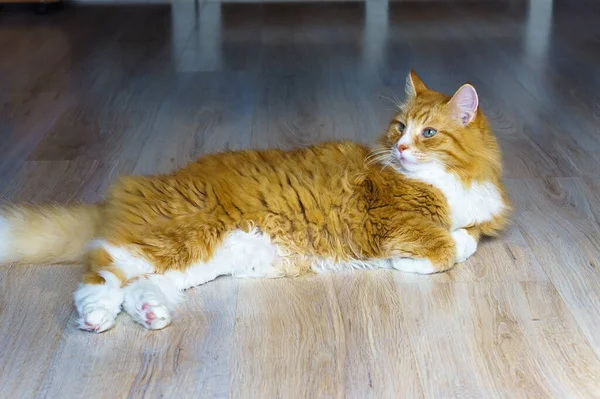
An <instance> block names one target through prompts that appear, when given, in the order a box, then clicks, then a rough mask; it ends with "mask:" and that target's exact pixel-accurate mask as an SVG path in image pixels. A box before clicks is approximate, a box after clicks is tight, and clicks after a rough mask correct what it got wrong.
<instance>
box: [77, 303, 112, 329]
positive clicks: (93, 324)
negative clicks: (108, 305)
mask: <svg viewBox="0 0 600 399" xmlns="http://www.w3.org/2000/svg"><path fill="white" fill-rule="evenodd" d="M116 318H117V315H116V314H115V313H114V312H111V311H110V310H108V309H104V308H95V309H93V308H91V309H86V310H85V311H84V313H82V314H81V315H80V316H79V319H78V320H77V325H78V327H79V328H80V329H81V330H84V331H90V332H96V333H101V332H104V331H106V330H108V329H109V328H111V327H112V326H114V325H115V319H116Z"/></svg>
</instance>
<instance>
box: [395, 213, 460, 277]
mask: <svg viewBox="0 0 600 399" xmlns="http://www.w3.org/2000/svg"><path fill="white" fill-rule="evenodd" d="M385 251H386V252H387V257H388V258H389V259H390V261H391V266H392V267H393V268H394V269H397V270H400V271H404V272H407V273H417V274H432V273H439V272H443V271H446V270H448V269H450V268H451V267H452V266H453V265H454V264H455V260H456V245H455V243H454V239H453V238H452V236H451V235H450V232H448V231H447V230H446V229H444V228H443V227H441V226H439V225H436V224H433V223H424V222H422V221H420V222H419V223H415V224H414V225H413V226H410V225H406V226H404V227H403V229H402V230H400V231H398V232H397V234H395V235H394V236H393V238H389V239H388V240H387V242H386V243H385Z"/></svg>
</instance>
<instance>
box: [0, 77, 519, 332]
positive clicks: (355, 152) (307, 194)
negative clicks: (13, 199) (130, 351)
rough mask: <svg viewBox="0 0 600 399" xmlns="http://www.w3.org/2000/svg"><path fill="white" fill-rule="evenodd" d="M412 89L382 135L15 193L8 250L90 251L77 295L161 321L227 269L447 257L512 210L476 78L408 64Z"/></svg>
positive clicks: (280, 270)
mask: <svg viewBox="0 0 600 399" xmlns="http://www.w3.org/2000/svg"><path fill="white" fill-rule="evenodd" d="M406 92H407V99H406V102H405V104H403V105H402V106H401V108H400V110H399V111H398V114H397V115H396V116H395V117H394V119H393V120H392V122H391V123H390V124H389V126H388V128H387V131H386V132H384V134H382V136H381V138H380V140H379V144H378V145H377V146H376V147H375V148H374V149H373V148H367V147H365V146H363V145H359V144H356V143H352V142H347V141H342V142H330V143H323V144H318V145H314V146H311V147H307V148H301V149H295V150H292V151H287V152H285V151H280V150H264V151H250V150H246V151H238V152H226V153H220V154H213V155H207V156H204V157H202V158H200V159H199V160H198V161H196V162H194V163H192V164H190V165H188V166H186V167H184V168H183V169H180V170H178V171H175V172H173V173H171V174H167V175H159V176H153V177H142V176H135V177H124V178H121V179H120V181H119V182H117V183H116V184H114V185H113V186H112V187H111V188H110V190H109V192H108V194H107V196H106V199H105V200H104V201H103V202H102V203H100V204H95V205H78V206H71V207H53V206H35V207H34V206H25V205H13V206H8V207H6V208H5V209H3V210H2V212H1V213H0V262H3V263H10V262H19V263H56V262H81V261H82V260H83V261H84V262H85V264H86V266H87V270H88V271H87V273H86V274H85V276H84V277H83V281H82V283H81V284H80V286H79V287H78V289H77V291H76V292H75V294H74V299H75V306H76V308H77V311H78V314H79V326H80V328H81V329H83V330H88V331H95V332H102V331H105V330H107V329H109V328H111V327H112V326H113V325H114V323H115V318H116V316H117V314H118V313H119V312H120V311H121V309H124V310H125V311H126V312H127V313H129V314H130V315H131V316H132V317H133V319H134V320H135V321H137V322H138V323H140V324H141V325H143V326H144V327H146V328H149V329H161V328H164V327H166V326H167V325H168V324H169V323H170V322H171V314H172V312H173V310H174V308H175V306H176V305H177V304H178V303H179V302H180V301H181V300H182V296H183V294H182V291H183V290H185V289H188V288H190V287H193V286H196V285H199V284H203V283H206V282H208V281H210V280H213V279H215V278H216V277H218V276H222V275H233V276H239V277H283V276H299V275H302V274H304V273H307V272H317V273H321V272H328V271H336V270H343V269H352V268H360V269H373V268H393V269H398V270H402V271H405V272H413V273H422V274H428V273H437V272H442V271H445V270H448V269H450V268H451V267H453V265H455V264H456V263H459V262H462V261H464V260H465V259H467V258H469V257H470V256H471V255H473V253H475V251H476V249H477V244H478V241H479V238H480V236H482V235H487V236H495V235H497V234H498V233H499V232H500V231H501V230H502V228H503V227H504V226H505V224H506V221H507V216H508V213H509V211H510V205H509V201H508V199H507V197H506V195H505V189H504V187H503V186H502V183H501V175H502V165H501V154H500V151H499V149H498V146H497V144H496V140H495V138H494V136H493V134H492V132H491V131H490V129H489V127H488V123H487V121H486V118H485V116H484V115H483V114H482V112H481V111H480V109H479V106H478V96H477V92H476V91H475V89H474V88H473V87H472V86H471V85H469V84H465V85H464V86H462V87H461V88H460V89H458V91H457V92H456V93H455V94H454V96H452V97H447V96H445V95H443V94H441V93H438V92H436V91H433V90H430V89H428V88H427V87H426V86H425V84H424V83H423V82H422V81H421V80H420V79H419V77H418V76H417V75H416V74H415V73H414V72H413V71H411V72H410V74H409V76H408V79H407V85H406Z"/></svg>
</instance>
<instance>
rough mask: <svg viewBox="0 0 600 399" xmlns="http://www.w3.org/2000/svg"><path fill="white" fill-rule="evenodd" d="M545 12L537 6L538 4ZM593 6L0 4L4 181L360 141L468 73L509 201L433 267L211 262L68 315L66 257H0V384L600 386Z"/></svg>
mask: <svg viewBox="0 0 600 399" xmlns="http://www.w3.org/2000/svg"><path fill="white" fill-rule="evenodd" d="M549 5H551V7H552V9H550V12H549V13H548V7H549ZM598 18H600V5H598V4H596V3H594V2H589V1H588V2H586V1H569V2H553V4H552V3H551V2H538V1H530V2H520V1H508V2H506V1H503V2H498V1H489V2H462V1H448V2H435V3H434V4H431V3H430V2H424V1H423V2H405V1H391V2H386V1H375V2H346V1H335V2H320V1H317V2H302V3H298V2H264V3H260V2H259V3H257V2H242V1H235V2H220V1H208V2H197V3H193V2H173V4H171V5H165V4H138V5H133V4H129V5H108V4H106V5H95V6H91V5H90V6H77V5H76V6H72V7H68V8H66V9H65V10H64V11H62V12H59V13H53V14H51V15H48V16H45V17H43V18H42V19H40V18H39V16H33V15H29V14H27V13H22V12H19V11H18V10H17V11H15V10H12V9H11V10H10V12H3V14H2V23H1V24H0V54H2V55H3V56H1V57H0V199H1V200H3V201H4V200H10V201H45V202H49V201H50V202H53V201H57V202H69V201H75V200H84V201H99V200H101V198H102V195H103V193H104V192H105V190H106V188H107V186H108V185H109V184H110V183H111V182H112V181H114V179H115V178H116V177H117V176H118V175H119V174H122V173H132V172H133V173H139V174H150V173H162V172H168V171H169V170H171V169H172V168H176V167H180V166H182V165H184V164H185V163H187V162H188V161H190V160H192V159H194V158H196V157H198V156H201V155H202V154H205V153H208V152H213V151H220V150H227V149H240V148H246V147H254V148H262V147H273V146H277V147H282V148H290V147H293V146H297V145H304V144H312V143H314V142H318V141H322V140H330V139H342V138H344V139H352V140H358V141H362V142H369V141H370V140H372V139H373V138H374V137H375V136H376V135H377V134H378V133H379V132H380V131H381V129H383V128H384V127H385V125H386V124H387V122H388V119H389V117H390V116H391V115H392V113H393V111H394V108H395V107H396V105H395V104H394V102H395V101H397V98H396V97H397V96H400V97H401V96H402V92H403V90H404V81H405V76H406V72H407V71H408V69H409V68H410V67H415V68H416V69H417V71H418V72H419V74H420V75H422V77H423V78H424V79H425V81H426V82H427V83H428V84H429V85H431V86H432V87H434V88H436V89H441V90H443V91H446V92H448V93H450V92H451V91H453V90H455V89H456V88H457V87H458V86H459V85H461V84H462V83H464V82H465V81H470V82H472V83H473V84H474V85H475V86H476V87H477V89H478V92H479V94H480V97H481V105H482V107H483V109H484V110H485V111H486V113H487V114H488V115H489V118H490V121H491V124H492V126H493V128H494V130H495V132H496V134H497V136H498V139H499V141H500V143H501V146H502V149H503V152H504V158H505V164H506V183H507V186H508V188H509V191H510V193H509V194H510V197H511V198H512V200H513V201H514V204H515V206H516V212H515V215H514V217H513V221H512V224H511V226H510V228H509V229H508V230H507V231H506V232H505V234H503V235H502V237H500V238H498V239H494V240H486V241H484V242H482V243H481V245H480V247H479V250H478V252H477V254H476V255H475V256H474V257H473V258H471V259H469V260H468V261H467V262H466V263H464V264H462V265H459V266H458V267H456V268H455V269H453V270H451V271H450V272H448V273H444V274H439V275H434V276H417V275H411V274H403V273H400V272H392V271H376V272H350V273H341V274H336V275H333V274H331V275H322V276H307V277H303V278H300V279H276V280H235V279H229V278H220V279H217V280H216V281H214V282H211V283H210V284H207V285H205V286H202V287H198V288H195V289H193V290H190V291H189V292H188V293H187V294H186V296H187V299H186V301H185V303H184V304H182V305H181V307H180V308H179V309H178V312H177V315H176V317H175V320H174V323H173V325H172V326H170V327H169V328H167V329H165V330H161V331H157V332H149V331H146V330H143V329H142V328H140V327H139V326H138V325H136V324H135V323H133V322H132V321H131V320H130V318H129V317H128V316H127V315H120V316H119V317H118V320H117V325H116V327H115V328H114V329H112V330H110V331H108V332H106V333H104V334H101V335H93V334H88V333H83V332H81V331H79V330H78V329H77V328H76V325H75V318H74V309H73V305H72V292H73V290H74V288H75V286H76V284H77V282H78V278H79V275H80V273H81V266H79V265H73V266H57V265H46V266H18V267H17V266H3V267H0V387H1V389H0V398H5V397H6V398H30V397H31V398H33V397H36V398H37V397H40V398H42V397H43V398H105V397H132V398H137V397H140V398H141V397H151V398H154V397H201V398H226V397H232V398H279V397H281V398H299V397H335V398H357V399H358V398H360V399H362V398H397V397H402V398H440V397H443V398H465V397H469V398H521V397H523V398H525V397H527V398H585V399H588V398H600V360H599V359H600V338H599V337H600V335H599V334H598V333H597V331H598V330H599V329H600V273H599V270H600V269H599V267H600V266H599V265H600V239H599V237H600V224H599V223H600V178H599V177H598V170H599V169H598V167H599V166H600V165H599V162H600V138H599V137H600V136H599V135H598V134H597V131H598V128H597V126H598V123H599V122H600V103H599V101H598V95H597V93H598V92H600V78H599V77H598V74H597V71H596V69H597V68H594V66H595V65H597V63H598V61H599V60H600V56H599V55H598V54H599V53H598V49H599V43H600V41H598V37H600V28H599V25H598V23H597V22H598Z"/></svg>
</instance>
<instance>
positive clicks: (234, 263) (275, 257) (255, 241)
mask: <svg viewBox="0 0 600 399" xmlns="http://www.w3.org/2000/svg"><path fill="white" fill-rule="evenodd" d="M283 255H284V254H283V251H282V250H281V248H280V247H279V246H278V245H276V244H274V243H272V242H271V239H270V237H269V236H268V235H266V234H263V233H261V232H259V231H258V230H251V231H250V232H245V231H242V230H235V231H233V232H231V233H229V235H227V237H226V238H225V239H224V240H223V243H222V244H221V245H220V246H219V248H217V249H216V251H215V253H214V255H213V257H212V258H211V259H210V260H209V261H208V262H206V263H203V262H199V263H196V264H193V265H190V266H189V267H187V268H186V269H185V270H182V271H174V270H171V271H168V272H166V273H165V276H166V277H167V278H169V279H170V280H171V281H173V282H174V283H175V285H176V286H177V288H179V289H180V290H185V289H187V288H190V287H194V286H196V285H200V284H204V283H206V282H208V281H211V280H214V279H215V278H217V277H219V276H225V275H232V276H235V277H270V278H274V277H282V276H283V275H284V273H283V271H282V269H281V268H278V267H276V266H277V264H278V263H279V261H280V259H281V258H282V256H283Z"/></svg>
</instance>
